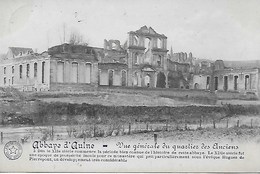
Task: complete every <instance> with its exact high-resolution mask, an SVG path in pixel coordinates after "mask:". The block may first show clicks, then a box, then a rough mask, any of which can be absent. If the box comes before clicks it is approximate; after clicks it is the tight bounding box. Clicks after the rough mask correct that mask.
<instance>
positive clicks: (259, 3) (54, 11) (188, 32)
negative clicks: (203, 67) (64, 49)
mask: <svg viewBox="0 0 260 174" xmlns="http://www.w3.org/2000/svg"><path fill="white" fill-rule="evenodd" d="M259 7H260V0H73V1H72V0H9V1H6V0H0V53H6V52H7V48H8V47H9V46H17V47H31V48H33V49H35V48H37V50H38V52H42V51H45V50H47V49H48V47H51V46H54V45H57V44H61V43H62V42H63V40H64V36H63V34H64V31H65V40H68V38H69V34H70V33H71V32H73V31H76V32H78V33H81V34H82V35H84V38H85V39H86V41H87V42H88V43H89V45H90V46H96V47H103V42H104V39H118V40H120V41H121V44H123V43H124V42H125V41H126V39H127V32H129V31H135V30H138V29H139V28H140V27H142V26H144V25H147V26H148V27H149V26H151V27H152V28H153V29H154V30H155V31H156V32H158V33H160V34H165V35H166V36H167V37H168V49H169V50H170V48H171V46H172V48H173V51H174V52H192V53H193V55H194V56H195V57H199V58H208V59H213V60H214V59H224V60H249V59H260V10H259ZM78 21H81V22H78Z"/></svg>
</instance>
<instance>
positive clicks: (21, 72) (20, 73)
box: [0, 26, 260, 96]
mask: <svg viewBox="0 0 260 174" xmlns="http://www.w3.org/2000/svg"><path fill="white" fill-rule="evenodd" d="M228 65H231V64H230V63H229V64H228ZM252 65H256V64H255V63H252ZM0 72H1V73H0V79H1V80H0V86H3V87H7V86H12V87H15V88H18V89H19V90H21V91H46V90H54V91H56V90H86V89H88V87H93V86H94V87H98V86H119V87H143V88H177V89H196V90H208V91H224V92H240V93H255V94H257V95H258V96H259V91H260V75H259V66H256V67H252V66H251V67H250V66H249V67H243V66H242V67H239V68H238V67H235V66H232V65H231V66H227V64H225V62H223V61H222V60H217V61H215V62H213V61H209V60H206V59H197V58H195V57H193V55H192V53H186V52H179V53H173V50H172V48H171V50H170V53H168V50H167V37H166V36H165V35H164V34H159V33H157V32H156V31H155V30H154V29H153V28H151V27H147V26H143V27H141V28H140V29H139V30H136V31H130V32H128V38H127V41H126V42H125V43H123V44H121V43H120V41H119V40H113V39H112V40H106V39H105V40H104V47H103V48H96V47H90V46H88V45H72V44H66V43H65V44H61V45H57V46H54V47H51V48H49V49H48V51H46V52H43V53H42V54H37V53H34V52H33V50H32V49H31V48H19V47H10V48H9V50H8V52H7V55H6V58H4V59H2V60H1V64H0Z"/></svg>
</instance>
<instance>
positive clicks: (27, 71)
mask: <svg viewBox="0 0 260 174" xmlns="http://www.w3.org/2000/svg"><path fill="white" fill-rule="evenodd" d="M29 76H30V64H27V65H26V77H29Z"/></svg>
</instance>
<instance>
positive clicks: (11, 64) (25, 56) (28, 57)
mask: <svg viewBox="0 0 260 174" xmlns="http://www.w3.org/2000/svg"><path fill="white" fill-rule="evenodd" d="M49 67H50V58H49V56H48V54H46V53H43V54H40V55H39V54H37V53H34V52H33V50H32V49H31V48H20V47H9V49H8V52H7V56H6V58H4V59H2V60H1V62H0V72H1V74H0V86H12V87H15V88H18V89H20V90H21V91H33V90H48V89H49V85H50V84H49V73H50V71H48V69H49Z"/></svg>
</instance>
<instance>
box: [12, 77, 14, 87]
mask: <svg viewBox="0 0 260 174" xmlns="http://www.w3.org/2000/svg"><path fill="white" fill-rule="evenodd" d="M13 84H14V76H13V77H12V85H13Z"/></svg>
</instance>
